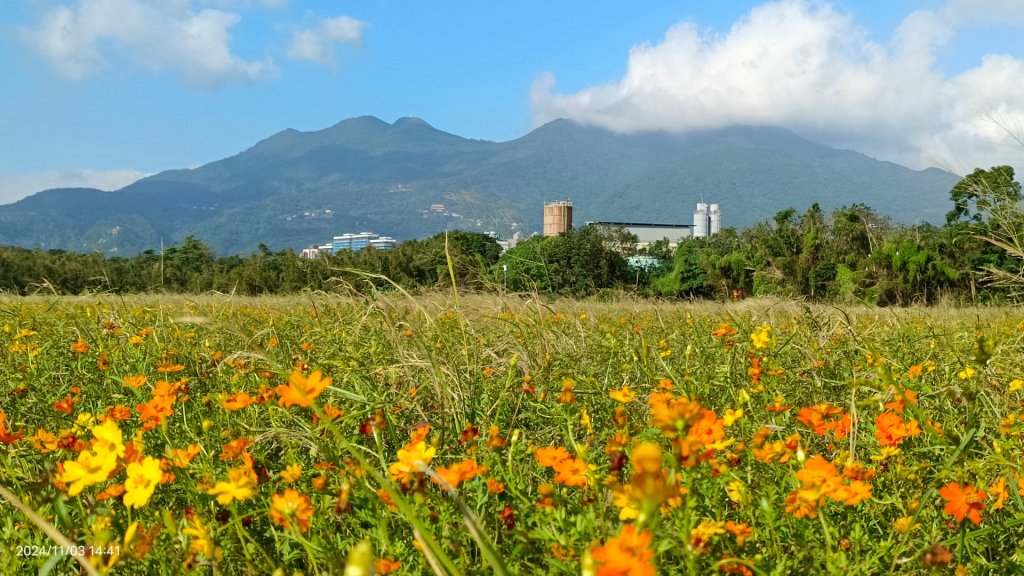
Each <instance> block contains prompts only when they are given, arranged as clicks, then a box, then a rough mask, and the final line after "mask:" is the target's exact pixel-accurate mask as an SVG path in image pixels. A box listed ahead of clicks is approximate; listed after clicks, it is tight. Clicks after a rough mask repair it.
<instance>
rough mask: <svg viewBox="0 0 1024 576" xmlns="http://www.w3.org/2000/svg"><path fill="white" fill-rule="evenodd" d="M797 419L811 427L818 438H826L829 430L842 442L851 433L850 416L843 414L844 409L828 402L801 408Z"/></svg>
mask: <svg viewBox="0 0 1024 576" xmlns="http://www.w3.org/2000/svg"><path fill="white" fill-rule="evenodd" d="M844 417H845V418H844ZM796 419H797V420H799V421H800V422H801V423H803V424H804V425H806V426H809V427H810V428H811V430H813V431H814V433H815V434H817V435H818V436H824V435H825V434H827V433H828V431H829V430H833V431H834V432H835V435H836V439H837V440H842V439H843V438H845V437H846V435H847V434H849V431H850V424H849V422H850V419H849V416H847V415H846V414H844V413H843V409H842V408H839V407H836V406H833V405H831V404H829V403H828V402H822V403H821V404H817V405H815V406H808V407H806V408H801V409H800V410H798V411H797V416H796Z"/></svg>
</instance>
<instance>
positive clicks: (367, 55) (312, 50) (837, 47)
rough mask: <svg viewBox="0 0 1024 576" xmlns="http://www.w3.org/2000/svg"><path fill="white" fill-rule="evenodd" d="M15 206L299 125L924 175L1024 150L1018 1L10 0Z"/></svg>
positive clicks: (1, 142) (5, 113)
mask: <svg viewBox="0 0 1024 576" xmlns="http://www.w3.org/2000/svg"><path fill="white" fill-rule="evenodd" d="M0 13H2V16H3V17H2V18H0V72H2V73H0V203H2V202H10V201H14V200H16V199H18V198H20V197H23V196H25V195H27V194H29V193H32V192H35V191H38V190H41V189H44V188H49V187H54V186H74V185H83V186H95V187H99V188H103V189H115V188H118V187H120V186H123V185H125V184H127V183H129V182H130V181H132V179H134V178H137V177H139V176H141V175H144V174H149V173H154V172H158V171H161V170H166V169H172V168H182V167H191V166H197V165H201V164H204V163H207V162H211V161H214V160H218V159H220V158H223V157H226V156H230V155H233V154H235V153H237V152H240V151H241V150H243V149H245V148H247V147H249V146H251V145H252V144H254V143H255V142H257V141H258V140H260V139H262V138H265V137H267V136H269V135H271V134H273V133H275V132H278V131H280V130H283V129H285V128H297V129H300V130H317V129H321V128H325V127H327V126H330V125H332V124H335V123H336V122H339V121H340V120H343V119H345V118H348V117H352V116H359V115H364V114H372V115H375V116H378V117H380V118H383V119H384V120H387V121H394V120H395V119H397V118H399V117H401V116H418V117H421V118H424V119H425V120H427V121H428V122H430V123H431V124H433V125H434V126H436V127H437V128H439V129H442V130H445V131H448V132H452V133H455V134H458V135H460V136H465V137H469V138H482V139H488V140H497V141H504V140H510V139H514V138H517V137H519V136H522V135H523V134H525V133H526V132H528V131H529V130H530V129H531V128H533V127H536V126H537V125H539V124H541V123H543V122H545V121H547V120H550V119H552V118H555V117H568V118H570V119H573V120H576V121H578V122H583V123H588V124H594V125H599V126H604V127H607V128H610V129H613V130H617V131H623V132H630V131H636V130H652V129H659V130H669V131H686V130H691V129H701V128H713V127H717V126H722V125H727V124H735V123H743V124H760V125H778V126H783V127H787V128H790V129H792V130H794V131H796V132H797V133H799V134H801V135H803V136H805V137H808V138H811V139H814V140H817V141H821V142H823V143H826V144H830V145H833V146H837V147H845V148H853V149H856V150H859V151H862V152H865V153H867V154H869V155H871V156H874V157H877V158H881V159H886V160H892V161H896V162H900V163H902V164H905V165H908V166H911V167H913V168H922V167H926V166H929V165H938V166H940V167H944V168H948V169H952V170H954V171H958V172H966V171H969V170H970V169H972V168H973V167H974V166H975V165H984V166H987V165H993V164H1000V163H1012V164H1014V165H1015V166H1024V147H1022V146H1020V145H1019V144H1016V143H1014V142H1013V141H1012V140H1010V139H1008V138H1007V134H1006V129H1009V131H1010V132H1011V133H1012V134H1016V135H1018V136H1019V135H1020V134H1021V128H1022V127H1024V120H1022V119H1024V2H1021V1H1020V0H863V1H854V0H834V1H831V2H828V1H825V0H778V1H775V2H750V1H735V0H715V1H711V0H677V1H674V2H668V1H646V2H640V3H624V2H618V1H601V0H599V1H591V2H576V1H566V2H538V1H517V2H505V3H488V2H440V3H431V2H413V1H406V2H400V1H397V0H363V1H362V2H327V1H323V2H314V1H309V0H5V1H4V5H3V8H0Z"/></svg>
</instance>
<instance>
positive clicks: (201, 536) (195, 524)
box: [181, 514, 224, 560]
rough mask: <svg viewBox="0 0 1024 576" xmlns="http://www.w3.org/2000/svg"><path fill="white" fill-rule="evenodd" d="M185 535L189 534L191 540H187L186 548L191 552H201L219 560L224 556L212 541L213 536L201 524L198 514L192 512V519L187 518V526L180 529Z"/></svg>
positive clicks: (211, 558)
mask: <svg viewBox="0 0 1024 576" xmlns="http://www.w3.org/2000/svg"><path fill="white" fill-rule="evenodd" d="M181 533H182V534H184V535H185V536H190V537H191V538H192V541H191V542H189V545H188V549H189V551H190V552H192V553H193V554H201V555H203V556H205V557H207V558H209V559H210V560H214V559H216V560H219V559H221V558H223V557H224V555H223V554H222V553H221V551H220V550H219V549H218V548H217V546H216V545H215V544H214V543H213V536H212V535H211V534H210V531H209V529H207V528H206V526H205V525H204V524H203V521H202V519H201V518H199V515H198V514H194V515H193V516H192V519H191V520H189V522H188V526H186V527H185V529H184V530H182V531H181Z"/></svg>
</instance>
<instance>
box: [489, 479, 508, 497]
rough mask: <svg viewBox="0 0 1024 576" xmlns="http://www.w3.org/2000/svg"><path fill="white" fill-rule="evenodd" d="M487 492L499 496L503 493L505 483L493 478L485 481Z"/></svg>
mask: <svg viewBox="0 0 1024 576" xmlns="http://www.w3.org/2000/svg"><path fill="white" fill-rule="evenodd" d="M487 491H488V492H490V493H491V494H501V493H502V492H504V491H505V483H504V482H501V481H499V480H495V479H494V478H488V479H487Z"/></svg>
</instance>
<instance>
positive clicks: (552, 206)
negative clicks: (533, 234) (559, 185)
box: [544, 200, 572, 236]
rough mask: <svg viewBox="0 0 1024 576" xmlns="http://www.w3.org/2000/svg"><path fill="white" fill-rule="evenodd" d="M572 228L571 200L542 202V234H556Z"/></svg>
mask: <svg viewBox="0 0 1024 576" xmlns="http://www.w3.org/2000/svg"><path fill="white" fill-rule="evenodd" d="M569 230H572V202H569V201H568V200H559V201H558V202H545V203H544V235H545V236H558V235H559V234H561V233H562V232H568V231H569Z"/></svg>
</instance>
